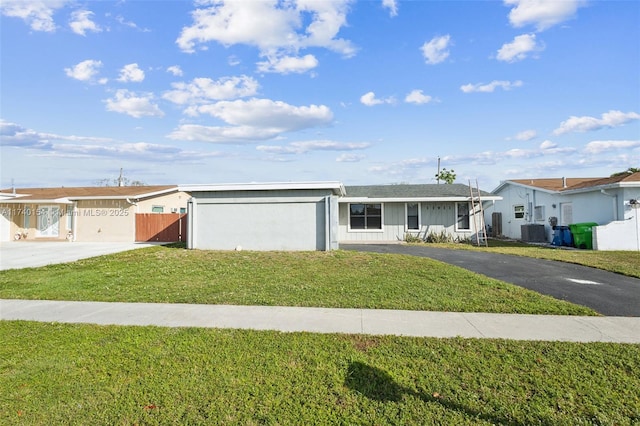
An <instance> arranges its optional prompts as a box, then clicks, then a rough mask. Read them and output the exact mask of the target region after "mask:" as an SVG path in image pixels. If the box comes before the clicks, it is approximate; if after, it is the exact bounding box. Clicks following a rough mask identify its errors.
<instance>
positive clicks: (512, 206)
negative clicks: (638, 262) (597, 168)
mask: <svg viewBox="0 0 640 426" xmlns="http://www.w3.org/2000/svg"><path fill="white" fill-rule="evenodd" d="M493 193H494V194H495V195H498V196H500V197H501V198H502V199H501V200H498V201H495V203H493V204H492V205H490V206H489V207H487V208H485V220H486V222H487V223H488V224H490V225H491V227H492V230H493V233H494V234H496V235H500V236H505V237H508V238H514V239H523V240H527V239H529V240H532V241H535V240H537V237H539V236H540V235H542V241H546V242H552V241H553V236H554V231H553V226H555V225H558V226H568V225H571V224H576V223H588V222H592V223H596V224H597V225H598V226H595V227H593V248H594V249H597V250H640V221H639V219H638V216H639V214H640V209H639V205H638V200H640V173H638V172H636V173H624V174H619V175H615V176H611V177H607V178H552V179H514V180H508V181H504V182H502V183H501V184H500V185H499V186H498V187H497V188H496V189H495V190H493ZM532 230H533V231H535V232H532ZM525 234H526V235H525Z"/></svg>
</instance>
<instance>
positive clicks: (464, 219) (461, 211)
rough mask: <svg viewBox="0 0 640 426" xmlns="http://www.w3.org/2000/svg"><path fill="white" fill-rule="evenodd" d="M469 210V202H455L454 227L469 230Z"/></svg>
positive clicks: (459, 229)
mask: <svg viewBox="0 0 640 426" xmlns="http://www.w3.org/2000/svg"><path fill="white" fill-rule="evenodd" d="M469 211H470V210H469V203H456V217H457V220H456V229H457V230H458V231H469V230H471V221H470V220H469Z"/></svg>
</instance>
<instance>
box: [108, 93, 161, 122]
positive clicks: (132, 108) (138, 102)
mask: <svg viewBox="0 0 640 426" xmlns="http://www.w3.org/2000/svg"><path fill="white" fill-rule="evenodd" d="M105 103H106V104H107V111H113V112H120V113H123V114H127V115H130V116H131V117H135V118H140V117H163V116H164V113H163V112H162V111H161V110H160V108H159V107H158V105H156V104H154V103H153V95H152V94H148V93H147V94H142V95H136V94H135V93H134V92H130V91H129V90H126V89H120V90H118V91H117V92H116V94H115V96H114V97H113V98H111V99H107V100H105Z"/></svg>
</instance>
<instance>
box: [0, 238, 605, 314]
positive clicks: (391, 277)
mask: <svg viewBox="0 0 640 426" xmlns="http://www.w3.org/2000/svg"><path fill="white" fill-rule="evenodd" d="M0 298H14V299H18V298H25V299H50V300H91V301H114V302H170V303H204V304H238V305H282V306H316V307H341V308H377V309H409V310H431V311H456V312H500V313H531V314H561V315H563V314H567V315H594V314H595V313H594V312H593V311H592V310H590V309H588V308H585V307H581V306H577V305H573V304H570V303H567V302H563V301H559V300H556V299H553V298H551V297H548V296H543V295H540V294H538V293H535V292H533V291H530V290H526V289H523V288H521V287H517V286H515V285H511V284H507V283H504V282H501V281H498V280H494V279H491V278H487V277H484V276H481V275H478V274H475V273H472V272H469V271H466V270H464V269H461V268H458V267H455V266H451V265H447V264H444V263H441V262H438V261H434V260H431V259H426V258H418V257H413V256H401V255H384V254H375V253H358V252H352V251H340V250H338V251H331V252H247V251H241V252H225V251H202V250H185V249H182V248H172V247H162V246H159V247H152V248H145V249H139V250H133V251H128V252H123V253H118V254H114V255H108V256H102V257H96V258H91V259H86V260H81V261H77V262H73V263H68V264H61V265H52V266H46V267H41V268H32V269H20V270H8V271H1V272H0Z"/></svg>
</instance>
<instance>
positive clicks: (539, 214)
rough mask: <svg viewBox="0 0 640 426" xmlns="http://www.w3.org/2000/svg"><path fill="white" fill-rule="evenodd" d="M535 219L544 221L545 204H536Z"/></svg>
mask: <svg viewBox="0 0 640 426" xmlns="http://www.w3.org/2000/svg"><path fill="white" fill-rule="evenodd" d="M533 219H534V220H535V221H536V222H541V221H544V206H535V208H534V209H533Z"/></svg>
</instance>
